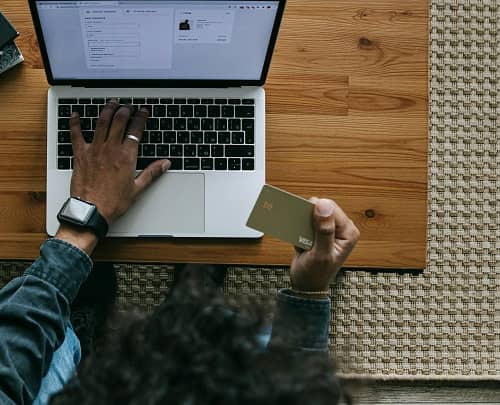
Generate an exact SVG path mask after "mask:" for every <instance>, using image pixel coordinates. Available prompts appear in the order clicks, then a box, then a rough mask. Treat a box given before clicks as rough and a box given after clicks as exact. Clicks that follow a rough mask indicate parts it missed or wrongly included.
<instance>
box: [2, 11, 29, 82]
mask: <svg viewBox="0 0 500 405" xmlns="http://www.w3.org/2000/svg"><path fill="white" fill-rule="evenodd" d="M18 35H19V33H18V32H17V31H16V29H15V28H14V27H13V26H12V24H11V23H10V22H9V21H8V20H7V18H5V16H4V15H3V14H2V13H1V12H0V73H3V72H5V71H6V70H9V69H10V68H12V67H14V66H16V65H17V64H19V63H21V62H22V61H23V60H24V58H23V55H22V54H21V51H19V48H18V47H17V46H16V44H15V42H14V40H15V39H16V37H17V36H18Z"/></svg>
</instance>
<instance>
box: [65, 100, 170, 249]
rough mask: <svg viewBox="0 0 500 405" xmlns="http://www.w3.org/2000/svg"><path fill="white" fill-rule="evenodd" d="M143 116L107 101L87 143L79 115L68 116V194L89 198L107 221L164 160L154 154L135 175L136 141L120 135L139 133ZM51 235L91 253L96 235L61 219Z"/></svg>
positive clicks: (162, 166) (164, 164)
mask: <svg viewBox="0 0 500 405" xmlns="http://www.w3.org/2000/svg"><path fill="white" fill-rule="evenodd" d="M147 118H148V111H147V110H140V111H137V112H136V113H135V114H132V107H130V106H120V104H118V103H117V102H116V101H114V100H112V101H111V102H109V103H108V104H107V105H106V106H105V107H104V109H103V110H102V112H101V115H100V117H99V119H98V120H97V124H96V129H95V133H94V139H93V141H92V143H89V144H87V143H85V140H84V138H83V136H82V131H81V127H80V117H79V116H78V114H75V113H74V114H73V115H72V116H71V120H70V127H71V142H72V144H73V154H74V158H73V176H72V177H71V188H70V194H71V197H78V198H80V199H82V200H84V201H87V202H89V203H92V204H94V205H95V206H96V207H97V210H98V211H99V213H100V214H101V215H102V216H103V217H104V218H105V219H106V221H107V222H108V224H112V223H113V222H115V221H116V220H117V219H118V218H119V217H120V216H121V215H123V214H124V213H125V212H126V211H127V210H128V209H129V208H130V206H131V205H132V204H133V202H134V201H135V200H136V199H137V197H139V195H140V194H141V193H142V192H143V191H144V190H145V189H146V187H148V186H149V185H150V184H151V183H152V182H153V181H154V180H155V179H157V178H158V177H159V176H160V175H161V174H163V173H164V172H165V171H166V170H167V169H168V168H169V167H170V161H169V160H166V159H164V160H158V161H156V162H154V163H152V164H151V165H149V166H148V167H147V168H146V169H144V170H143V171H142V173H141V174H139V176H137V177H136V176H135V168H136V164H137V152H138V146H139V144H138V142H137V141H135V140H132V139H129V138H127V137H126V135H128V134H131V135H134V136H135V137H137V138H138V139H139V141H140V140H141V139H142V135H143V131H144V126H145V124H146V120H147ZM55 236H56V238H58V239H62V240H65V241H67V242H69V243H71V244H73V245H75V246H78V247H79V248H81V249H82V250H84V251H86V252H87V253H88V254H91V253H92V251H93V250H94V248H95V246H96V245H97V238H96V236H95V235H94V234H93V233H92V232H91V231H87V230H84V229H80V228H76V227H73V226H72V225H68V224H61V226H60V228H59V230H58V232H57V234H56V235H55Z"/></svg>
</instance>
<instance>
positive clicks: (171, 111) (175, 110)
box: [167, 105, 179, 117]
mask: <svg viewBox="0 0 500 405" xmlns="http://www.w3.org/2000/svg"><path fill="white" fill-rule="evenodd" d="M178 116H179V106H178V105H169V106H168V107H167V117H178Z"/></svg>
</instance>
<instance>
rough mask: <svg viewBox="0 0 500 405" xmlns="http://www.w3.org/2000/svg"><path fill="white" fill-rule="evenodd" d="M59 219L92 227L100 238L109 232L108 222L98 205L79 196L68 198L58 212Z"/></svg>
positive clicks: (84, 226)
mask: <svg viewBox="0 0 500 405" xmlns="http://www.w3.org/2000/svg"><path fill="white" fill-rule="evenodd" d="M57 219H58V220H59V222H61V223H67V224H71V225H75V226H77V227H81V228H85V229H90V230H91V231H92V232H94V233H95V234H96V235H97V237H98V238H99V239H102V238H104V237H105V236H106V234H107V233H108V223H107V222H106V220H105V219H104V217H103V216H102V215H101V214H99V211H97V207H96V206H95V205H94V204H91V203H89V202H87V201H83V200H80V199H79V198H75V197H70V198H68V199H67V200H66V202H65V203H64V205H63V206H62V208H61V210H60V211H59V213H58V214H57Z"/></svg>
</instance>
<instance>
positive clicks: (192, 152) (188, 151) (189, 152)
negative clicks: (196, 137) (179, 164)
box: [184, 145, 208, 157]
mask: <svg viewBox="0 0 500 405" xmlns="http://www.w3.org/2000/svg"><path fill="white" fill-rule="evenodd" d="M207 146H208V145H207ZM184 156H189V157H195V156H196V145H184Z"/></svg>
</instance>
